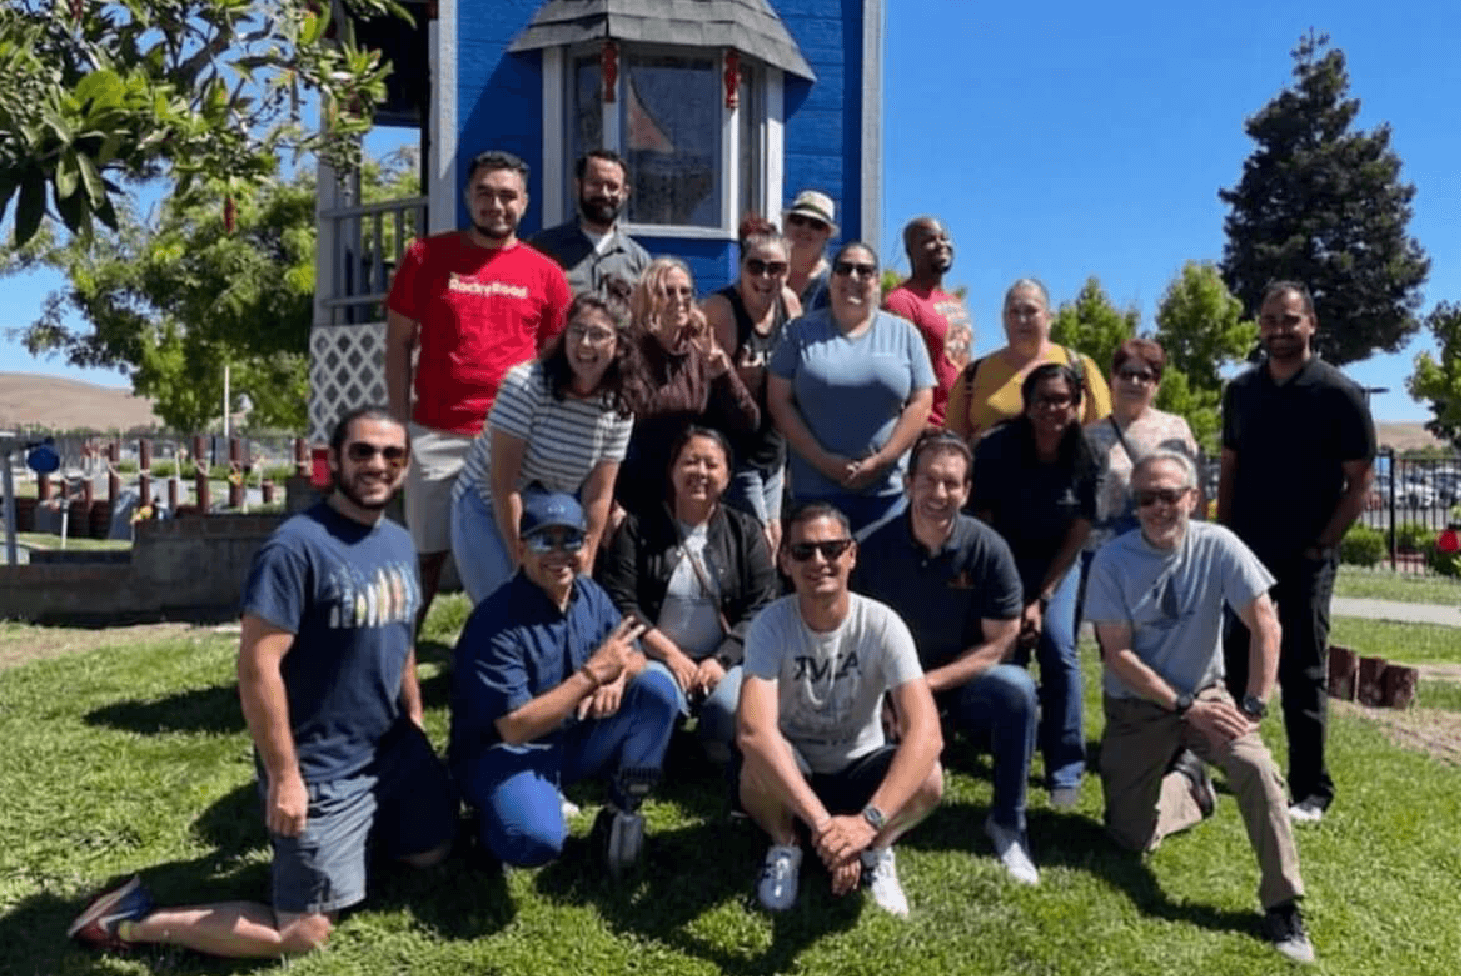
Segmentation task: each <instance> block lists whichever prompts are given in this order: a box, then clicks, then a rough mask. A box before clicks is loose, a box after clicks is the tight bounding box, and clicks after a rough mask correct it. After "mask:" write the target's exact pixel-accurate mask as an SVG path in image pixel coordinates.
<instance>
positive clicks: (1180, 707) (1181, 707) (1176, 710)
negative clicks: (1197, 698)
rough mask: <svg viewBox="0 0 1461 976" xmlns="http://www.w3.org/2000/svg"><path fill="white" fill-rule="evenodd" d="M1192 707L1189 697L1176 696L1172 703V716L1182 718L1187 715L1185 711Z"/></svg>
mask: <svg viewBox="0 0 1461 976" xmlns="http://www.w3.org/2000/svg"><path fill="white" fill-rule="evenodd" d="M1191 707H1192V696H1191V695H1178V696H1177V700H1176V701H1175V702H1173V703H1172V714H1173V715H1175V716H1177V717H1178V718H1182V717H1183V716H1184V715H1186V714H1187V709H1189V708H1191Z"/></svg>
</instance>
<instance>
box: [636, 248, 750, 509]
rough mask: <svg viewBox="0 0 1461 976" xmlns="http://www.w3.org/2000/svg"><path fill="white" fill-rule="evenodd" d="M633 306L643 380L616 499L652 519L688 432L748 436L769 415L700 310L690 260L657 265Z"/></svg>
mask: <svg viewBox="0 0 1461 976" xmlns="http://www.w3.org/2000/svg"><path fill="white" fill-rule="evenodd" d="M629 304H630V310H631V315H632V323H631V325H630V330H631V332H632V334H633V336H634V345H635V350H636V352H637V353H638V359H639V363H640V364H641V376H640V379H641V380H642V382H639V383H636V384H635V388H634V391H633V392H632V393H631V394H630V396H629V407H630V409H631V410H632V411H633V412H634V433H633V435H632V436H631V437H630V439H629V453H628V454H627V455H626V456H625V458H624V463H623V464H622V465H621V466H620V468H619V480H618V482H617V483H616V485H615V487H614V497H615V499H616V500H617V501H618V503H619V505H620V506H621V507H622V508H623V510H624V512H627V513H629V514H631V515H644V514H645V513H647V512H650V511H652V510H653V509H656V508H659V507H660V506H661V505H662V504H663V503H664V500H665V471H666V470H668V469H669V466H670V452H671V449H672V448H673V447H674V446H675V444H676V443H677V442H678V441H679V438H680V435H681V434H683V433H684V432H685V429H686V428H687V427H689V426H691V425H692V424H698V425H700V426H702V427H711V428H714V429H716V430H718V431H720V432H721V433H724V434H729V435H735V436H746V435H750V434H752V433H753V432H755V430H756V429H757V428H758V427H759V426H760V424H761V410H760V408H759V407H757V406H756V400H755V398H754V397H752V396H751V394H750V392H749V391H748V390H747V389H746V385H745V384H744V383H742V382H741V378H740V376H738V375H737V374H736V371H735V370H734V369H732V368H731V360H730V357H729V356H728V355H726V351H725V350H724V349H723V348H721V346H720V344H719V343H718V342H716V341H715V335H714V334H713V333H712V332H711V331H710V327H709V326H708V325H707V324H706V321H705V315H704V313H703V312H701V311H700V309H699V308H697V307H696V305H695V283H694V280H693V279H692V278H691V277H690V269H689V268H688V267H686V266H685V262H683V261H681V260H680V259H679V258H655V259H654V260H653V261H651V262H649V267H648V268H646V269H645V270H644V274H643V275H641V276H640V278H639V281H638V283H637V284H636V285H635V286H634V292H633V294H632V295H631V296H630V300H629ZM616 524H617V522H616Z"/></svg>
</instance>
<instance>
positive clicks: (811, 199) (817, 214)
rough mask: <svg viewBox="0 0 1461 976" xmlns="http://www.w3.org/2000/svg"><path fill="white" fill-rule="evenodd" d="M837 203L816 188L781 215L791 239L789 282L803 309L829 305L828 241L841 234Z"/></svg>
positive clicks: (830, 269) (787, 234) (806, 193)
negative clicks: (838, 233) (839, 231)
mask: <svg viewBox="0 0 1461 976" xmlns="http://www.w3.org/2000/svg"><path fill="white" fill-rule="evenodd" d="M836 214H837V206H836V204H834V203H833V202H832V198H831V197H829V196H827V194H825V193H819V192H817V191H816V190H803V191H802V192H800V193H798V194H797V195H796V199H795V200H793V201H792V204H791V206H790V207H788V208H787V210H786V213H784V214H782V215H781V219H782V225H783V226H784V227H785V229H786V239H787V240H788V241H790V242H791V254H790V255H789V256H790V258H791V268H790V270H789V271H788V272H787V278H786V284H787V286H788V287H789V288H791V290H792V291H793V292H795V293H796V297H797V299H798V300H800V301H801V303H802V311H804V312H815V311H816V310H817V309H819V308H826V307H827V304H828V302H830V301H831V296H830V294H829V292H828V287H829V285H830V283H831V282H830V279H831V272H832V266H831V265H830V264H828V263H827V242H828V241H829V240H831V239H832V235H833V234H835V233H837V223H836V220H835V219H834V218H835V217H836Z"/></svg>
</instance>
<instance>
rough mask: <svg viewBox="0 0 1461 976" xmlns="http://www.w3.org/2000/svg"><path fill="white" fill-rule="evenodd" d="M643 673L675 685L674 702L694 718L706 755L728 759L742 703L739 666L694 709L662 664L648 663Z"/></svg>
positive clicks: (683, 712) (731, 670)
mask: <svg viewBox="0 0 1461 976" xmlns="http://www.w3.org/2000/svg"><path fill="white" fill-rule="evenodd" d="M646 670H655V671H659V672H662V673H663V674H664V675H665V676H666V677H667V678H669V679H670V681H671V682H674V684H675V700H676V703H677V705H678V707H679V710H680V714H681V715H694V716H696V718H697V719H698V722H697V725H696V734H697V735H698V736H699V737H700V741H701V742H703V743H705V747H706V752H707V753H709V754H710V755H711V756H712V757H716V758H719V757H726V758H729V756H730V747H731V743H732V742H733V741H734V740H735V737H736V706H737V705H738V704H740V701H741V676H742V673H741V666H740V665H739V664H737V665H736V666H734V667H732V668H727V669H726V672H725V677H724V678H721V679H720V684H718V685H716V686H715V690H714V691H712V692H711V693H710V694H709V695H706V696H705V698H704V699H703V700H702V701H701V702H700V703H699V704H698V705H693V706H692V705H691V704H690V701H689V699H688V698H686V697H685V692H684V690H683V689H681V688H680V685H679V683H678V682H676V681H675V677H674V674H673V673H672V672H671V671H670V669H669V668H668V667H666V666H665V664H664V662H663V661H650V662H649V668H647V669H646Z"/></svg>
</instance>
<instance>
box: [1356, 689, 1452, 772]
mask: <svg viewBox="0 0 1461 976" xmlns="http://www.w3.org/2000/svg"><path fill="white" fill-rule="evenodd" d="M1333 704H1334V706H1335V707H1336V708H1338V709H1340V710H1342V711H1348V712H1352V713H1354V714H1357V715H1360V716H1362V717H1363V718H1367V719H1369V720H1370V721H1371V722H1374V723H1375V724H1376V725H1378V726H1380V728H1381V730H1382V731H1383V732H1384V733H1385V735H1386V737H1388V738H1389V739H1390V740H1391V741H1392V742H1395V743H1397V744H1399V745H1402V746H1404V747H1406V748H1407V749H1417V750H1419V751H1421V752H1424V753H1428V754H1430V755H1432V756H1434V757H1436V758H1437V759H1439V760H1441V761H1442V762H1444V763H1447V764H1449V765H1452V766H1461V712H1450V711H1444V710H1442V709H1438V708H1406V709H1395V708H1369V707H1367V706H1364V705H1355V704H1352V703H1350V702H1334V703H1333Z"/></svg>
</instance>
